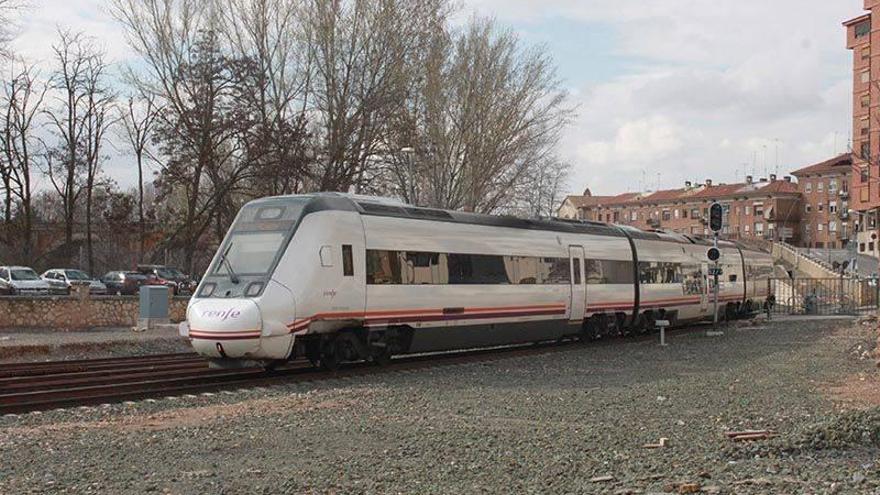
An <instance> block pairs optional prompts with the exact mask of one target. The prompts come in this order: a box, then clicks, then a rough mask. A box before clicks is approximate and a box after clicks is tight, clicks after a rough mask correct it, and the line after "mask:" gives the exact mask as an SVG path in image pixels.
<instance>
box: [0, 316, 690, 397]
mask: <svg viewBox="0 0 880 495" xmlns="http://www.w3.org/2000/svg"><path fill="white" fill-rule="evenodd" d="M687 330H688V328H680V329H676V330H673V331H671V332H682V331H687ZM667 333H670V332H667ZM656 338H657V337H656V336H655V335H650V334H648V335H641V336H638V337H631V338H629V339H628V340H630V341H640V340H648V339H656ZM616 341H619V339H617V338H615V339H609V340H604V341H599V342H594V343H591V344H590V345H591V346H599V347H601V346H604V345H611V344H614V343H615V342H616ZM577 345H579V344H577V343H576V342H574V341H565V342H554V343H541V344H528V345H520V346H506V347H495V348H488V349H474V350H465V351H455V352H447V353H435V354H424V355H411V356H401V357H397V358H395V359H394V360H393V361H392V363H391V364H390V365H388V366H385V367H379V366H374V365H371V364H368V363H351V364H347V365H345V366H343V367H342V368H341V369H340V370H338V371H335V372H329V371H323V370H318V369H315V368H313V367H311V366H310V365H309V364H308V362H306V361H292V362H290V363H287V364H285V365H284V366H283V367H281V368H278V369H274V370H272V371H267V370H264V369H262V368H245V369H235V370H223V369H212V368H209V367H208V364H207V362H206V361H205V360H204V359H203V358H201V357H199V356H198V355H196V354H193V353H185V354H164V355H153V356H140V357H127V358H110V359H94V360H80V361H57V362H45V363H17V364H6V365H0V415H4V414H22V413H27V412H32V411H45V410H50V409H58V408H64V407H76V406H87V405H95V404H104V403H113V402H121V401H125V400H139V399H146V398H151V397H164V396H169V395H182V394H190V393H202V392H216V391H221V390H228V389H234V388H243V387H245V388H246V387H257V386H270V385H276V384H284V383H296V382H302V381H308V380H312V381H314V380H323V379H330V378H341V377H351V376H361V375H368V374H375V373H385V372H399V371H405V370H414V369H422V368H429V367H434V366H448V365H456V364H466V363H472V362H489V361H495V360H499V359H507V358H512V357H522V356H533V355H537V354H546V353H551V352H560V351H565V350H571V349H573V348H575V347H576V346H577Z"/></svg>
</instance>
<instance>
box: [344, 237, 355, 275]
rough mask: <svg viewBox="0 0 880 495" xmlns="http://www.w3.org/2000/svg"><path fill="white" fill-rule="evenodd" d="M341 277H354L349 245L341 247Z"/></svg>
mask: <svg viewBox="0 0 880 495" xmlns="http://www.w3.org/2000/svg"><path fill="white" fill-rule="evenodd" d="M342 275H343V276H345V277H353V276H354V257H353V255H352V252H351V244H343V245H342Z"/></svg>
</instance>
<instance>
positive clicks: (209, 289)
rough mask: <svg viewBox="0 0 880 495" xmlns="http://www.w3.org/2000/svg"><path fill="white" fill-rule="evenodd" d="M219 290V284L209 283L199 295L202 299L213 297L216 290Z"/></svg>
mask: <svg viewBox="0 0 880 495" xmlns="http://www.w3.org/2000/svg"><path fill="white" fill-rule="evenodd" d="M216 288H217V284H214V283H207V284H205V285H203V286H202V290H200V291H199V295H200V296H201V297H211V294H213V293H214V289H216Z"/></svg>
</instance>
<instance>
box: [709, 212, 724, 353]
mask: <svg viewBox="0 0 880 495" xmlns="http://www.w3.org/2000/svg"><path fill="white" fill-rule="evenodd" d="M723 225H724V208H723V207H722V206H721V204H720V203H712V206H710V207H709V228H710V229H711V230H712V233H713V234H714V235H713V242H712V247H711V248H709V250H708V251H707V252H706V257H707V258H709V261H711V262H713V266H712V267H711V268H709V274H710V275H712V280H713V282H714V285H713V287H712V292H713V297H712V299H713V301H712V308H713V309H712V330H711V331H709V332H706V334H707V335H708V336H710V337H714V336H719V335H724V332H721V331H719V330H718V292H719V287H718V277H719V276H720V275H721V266H720V264H719V260H720V259H721V251H720V250H719V249H718V233H719V232H721V228H722V227H723Z"/></svg>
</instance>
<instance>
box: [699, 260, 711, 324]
mask: <svg viewBox="0 0 880 495" xmlns="http://www.w3.org/2000/svg"><path fill="white" fill-rule="evenodd" d="M700 272H702V274H703V282H704V283H703V290H701V291H700V311H701V312H703V313H705V312H707V311H709V294H711V293H712V288H711V284H712V277H710V276H709V263H702V264H701V265H700Z"/></svg>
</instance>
